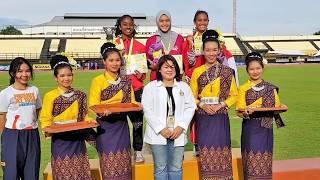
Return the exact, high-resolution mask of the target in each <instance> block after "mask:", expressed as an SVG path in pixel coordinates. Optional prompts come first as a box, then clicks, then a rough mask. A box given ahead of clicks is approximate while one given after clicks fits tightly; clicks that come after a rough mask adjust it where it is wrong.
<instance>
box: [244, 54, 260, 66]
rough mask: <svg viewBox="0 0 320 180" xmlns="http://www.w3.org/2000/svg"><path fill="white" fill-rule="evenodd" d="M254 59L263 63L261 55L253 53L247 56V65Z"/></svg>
mask: <svg viewBox="0 0 320 180" xmlns="http://www.w3.org/2000/svg"><path fill="white" fill-rule="evenodd" d="M253 59H254V60H258V61H261V62H263V57H262V55H261V54H260V53H258V52H251V53H249V54H247V56H246V58H245V63H247V62H248V61H250V60H253Z"/></svg>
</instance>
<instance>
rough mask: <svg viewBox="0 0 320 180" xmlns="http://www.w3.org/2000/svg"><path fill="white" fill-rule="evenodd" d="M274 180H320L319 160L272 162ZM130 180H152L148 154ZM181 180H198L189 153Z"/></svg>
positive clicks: (236, 172)
mask: <svg viewBox="0 0 320 180" xmlns="http://www.w3.org/2000/svg"><path fill="white" fill-rule="evenodd" d="M90 168H91V176H92V179H93V180H101V179H102V178H101V174H100V165H99V160H98V159H90ZM232 168H233V179H234V180H243V172H242V160H241V151H240V148H233V149H232ZM43 177H44V180H52V172H51V164H50V163H48V165H47V167H46V169H45V170H44V172H43ZM273 179H274V180H288V179H290V180H316V179H319V180H320V158H307V159H293V160H281V161H274V162H273ZM132 180H153V160H152V156H151V155H150V154H148V155H145V162H144V163H133V164H132ZM183 180H200V178H199V163H198V160H197V158H196V157H194V156H193V154H192V152H191V151H186V152H185V153H184V161H183Z"/></svg>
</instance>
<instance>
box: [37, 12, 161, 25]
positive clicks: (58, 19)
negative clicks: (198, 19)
mask: <svg viewBox="0 0 320 180" xmlns="http://www.w3.org/2000/svg"><path fill="white" fill-rule="evenodd" d="M122 15H124V14H118V13H65V14H64V16H55V17H53V18H52V19H51V21H49V22H46V23H42V24H38V25H35V26H34V27H37V26H108V27H110V26H114V25H115V23H116V20H117V19H118V18H119V17H121V16H122ZM130 15H131V16H132V17H133V18H134V21H135V24H136V25H138V26H139V25H140V26H154V25H155V24H156V19H155V17H154V16H146V15H145V14H141V13H137V14H130Z"/></svg>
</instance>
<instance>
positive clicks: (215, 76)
mask: <svg viewBox="0 0 320 180" xmlns="http://www.w3.org/2000/svg"><path fill="white" fill-rule="evenodd" d="M219 65H220V64H219V63H218V64H217V65H215V66H216V67H215V71H214V75H213V78H212V79H211V80H210V77H209V73H208V68H207V67H206V76H207V80H208V82H209V84H210V87H211V90H210V91H211V92H212V84H213V81H214V80H215V79H217V78H218V77H217V76H218V71H219V67H220V66H219Z"/></svg>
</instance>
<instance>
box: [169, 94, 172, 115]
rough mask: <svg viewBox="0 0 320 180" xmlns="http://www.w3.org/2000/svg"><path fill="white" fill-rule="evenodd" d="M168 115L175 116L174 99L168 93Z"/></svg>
mask: <svg viewBox="0 0 320 180" xmlns="http://www.w3.org/2000/svg"><path fill="white" fill-rule="evenodd" d="M168 116H173V105H172V99H171V97H170V96H169V94H168Z"/></svg>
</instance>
